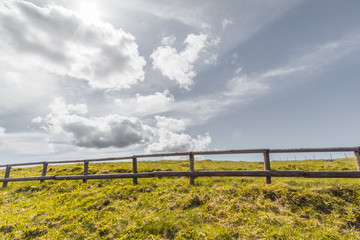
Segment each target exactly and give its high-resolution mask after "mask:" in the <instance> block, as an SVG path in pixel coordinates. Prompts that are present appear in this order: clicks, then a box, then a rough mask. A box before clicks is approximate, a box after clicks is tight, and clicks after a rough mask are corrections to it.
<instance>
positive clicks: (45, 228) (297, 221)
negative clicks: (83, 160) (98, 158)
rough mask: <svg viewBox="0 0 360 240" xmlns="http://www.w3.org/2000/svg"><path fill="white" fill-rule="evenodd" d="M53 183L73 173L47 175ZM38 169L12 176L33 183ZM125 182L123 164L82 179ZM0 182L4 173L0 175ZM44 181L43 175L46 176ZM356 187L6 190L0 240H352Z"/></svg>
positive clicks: (296, 181)
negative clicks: (31, 179)
mask: <svg viewBox="0 0 360 240" xmlns="http://www.w3.org/2000/svg"><path fill="white" fill-rule="evenodd" d="M271 164H272V165H271V166H272V169H274V170H306V171H316V170H327V171H332V170H334V171H340V170H356V165H355V160H354V159H350V158H349V159H337V160H335V161H333V162H325V161H321V160H317V161H315V160H306V161H272V163H271ZM188 168H189V166H188V161H170V160H169V161H156V162H139V164H138V170H139V172H145V171H186V170H188ZM262 168H263V165H262V164H259V163H256V162H231V161H225V162H224V161H210V160H204V161H196V163H195V169H196V170H261V169H262ZM48 170H49V172H51V174H54V175H66V174H72V175H73V174H82V170H83V168H82V165H81V164H77V165H57V166H49V169H48ZM41 171H42V168H41V167H34V168H26V169H12V172H11V177H20V176H39V175H40V174H41ZM126 172H131V163H128V162H125V163H114V162H112V163H96V164H90V167H89V173H91V174H105V173H126ZM0 174H2V175H3V174H4V171H2V172H0ZM49 174H50V173H49ZM359 184H360V180H359V179H301V178H273V184H272V185H266V184H265V183H264V178H251V177H242V178H230V177H224V178H220V177H212V178H207V177H204V178H197V179H196V181H195V186H191V185H189V181H188V178H185V177H180V178H168V177H167V178H160V179H158V178H155V179H139V184H138V185H133V184H132V180H131V179H116V180H89V181H88V183H87V184H83V183H82V182H81V181H46V182H45V183H39V182H38V181H35V182H23V183H9V186H8V187H7V188H1V189H0V239H360V237H359V236H360V205H359V202H360V201H359V200H360V188H359V186H360V185H359Z"/></svg>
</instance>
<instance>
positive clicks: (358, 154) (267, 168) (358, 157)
mask: <svg viewBox="0 0 360 240" xmlns="http://www.w3.org/2000/svg"><path fill="white" fill-rule="evenodd" d="M303 152H354V154H355V161H356V165H357V171H299V170H286V171H276V170H271V164H270V154H271V153H303ZM259 153H260V154H261V153H262V154H263V155H264V170H260V171H253V170H241V171H238V170H236V171H196V170H195V158H194V156H195V155H219V154H259ZM171 156H189V171H156V172H138V171H137V164H138V161H137V160H138V159H139V158H153V157H171ZM118 160H132V171H133V173H119V174H88V173H89V163H90V162H104V161H118ZM72 163H83V164H84V171H83V174H82V175H67V176H56V175H52V176H47V175H46V173H47V168H48V166H49V165H50V164H72ZM30 165H42V166H43V169H42V174H41V176H34V177H15V178H11V177H10V171H11V168H12V167H18V166H30ZM0 168H6V169H5V176H4V178H0V182H2V183H3V187H6V186H7V185H8V182H19V181H36V180H37V181H40V182H44V181H45V180H83V182H84V183H86V182H87V180H88V179H115V178H132V179H133V183H134V184H137V183H138V178H153V177H180V176H185V177H189V179H190V184H192V185H194V183H195V178H196V177H215V176H221V177H265V181H266V183H267V184H270V183H271V177H305V178H360V147H341V148H296V149H242V150H225V151H197V152H174V153H156V154H143V155H133V156H126V157H113V158H98V159H83V160H67V161H46V162H29V163H14V164H7V165H0Z"/></svg>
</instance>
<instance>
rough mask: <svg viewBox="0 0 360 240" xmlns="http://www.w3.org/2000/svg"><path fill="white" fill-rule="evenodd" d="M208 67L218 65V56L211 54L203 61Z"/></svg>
mask: <svg viewBox="0 0 360 240" xmlns="http://www.w3.org/2000/svg"><path fill="white" fill-rule="evenodd" d="M204 62H205V63H206V64H208V65H216V64H218V55H217V54H212V55H211V56H210V57H209V58H208V59H206V60H205V61H204Z"/></svg>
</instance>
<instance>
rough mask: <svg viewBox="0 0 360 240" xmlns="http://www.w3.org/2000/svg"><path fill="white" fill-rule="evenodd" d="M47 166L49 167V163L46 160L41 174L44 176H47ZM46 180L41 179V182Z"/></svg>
mask: <svg viewBox="0 0 360 240" xmlns="http://www.w3.org/2000/svg"><path fill="white" fill-rule="evenodd" d="M47 167H48V163H47V162H44V164H43V169H42V173H41V176H42V177H45V176H46V172H47ZM44 181H45V180H40V182H44Z"/></svg>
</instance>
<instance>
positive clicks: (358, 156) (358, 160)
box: [354, 147, 360, 171]
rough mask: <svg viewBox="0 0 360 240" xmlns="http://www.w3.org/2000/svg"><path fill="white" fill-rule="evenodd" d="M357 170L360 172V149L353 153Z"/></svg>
mask: <svg viewBox="0 0 360 240" xmlns="http://www.w3.org/2000/svg"><path fill="white" fill-rule="evenodd" d="M354 154H355V161H356V166H357V170H358V171H360V147H359V148H358V149H357V151H355V152H354Z"/></svg>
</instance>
